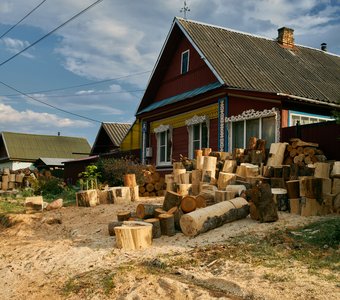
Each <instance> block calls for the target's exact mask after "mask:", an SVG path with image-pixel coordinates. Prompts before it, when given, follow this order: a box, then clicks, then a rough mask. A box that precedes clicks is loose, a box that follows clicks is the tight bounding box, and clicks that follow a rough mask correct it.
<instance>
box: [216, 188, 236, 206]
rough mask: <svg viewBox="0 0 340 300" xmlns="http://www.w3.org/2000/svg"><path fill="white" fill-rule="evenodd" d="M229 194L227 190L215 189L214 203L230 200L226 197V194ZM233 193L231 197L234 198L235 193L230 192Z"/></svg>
mask: <svg viewBox="0 0 340 300" xmlns="http://www.w3.org/2000/svg"><path fill="white" fill-rule="evenodd" d="M228 193H229V194H230V192H227V191H215V202H216V203H219V202H222V201H226V200H230V199H227V194H228ZM232 194H233V197H232V198H231V199H233V198H235V193H232Z"/></svg>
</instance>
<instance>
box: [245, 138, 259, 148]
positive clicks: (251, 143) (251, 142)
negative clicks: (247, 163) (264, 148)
mask: <svg viewBox="0 0 340 300" xmlns="http://www.w3.org/2000/svg"><path fill="white" fill-rule="evenodd" d="M256 144H257V137H256V136H251V137H250V138H249V140H248V147H247V149H250V150H256Z"/></svg>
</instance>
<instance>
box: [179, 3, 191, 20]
mask: <svg viewBox="0 0 340 300" xmlns="http://www.w3.org/2000/svg"><path fill="white" fill-rule="evenodd" d="M188 11H190V8H189V7H188V6H187V2H186V1H185V0H184V6H183V7H182V8H181V10H180V12H182V13H183V14H184V19H185V20H186V19H187V12H188Z"/></svg>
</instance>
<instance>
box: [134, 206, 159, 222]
mask: <svg viewBox="0 0 340 300" xmlns="http://www.w3.org/2000/svg"><path fill="white" fill-rule="evenodd" d="M157 208H162V205H158V204H142V203H141V204H138V205H137V208H136V216H137V217H138V218H140V219H148V218H153V217H154V216H155V210H156V209H157Z"/></svg>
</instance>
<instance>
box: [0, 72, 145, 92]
mask: <svg viewBox="0 0 340 300" xmlns="http://www.w3.org/2000/svg"><path fill="white" fill-rule="evenodd" d="M150 72H151V71H143V72H139V73H134V74H129V75H124V76H120V77H116V78H111V79H105V80H100V81H96V82H90V83H83V84H79V85H73V86H67V87H61V88H55V89H49V90H41V91H33V92H26V94H42V93H50V92H56V91H63V90H70V89H74V88H79V87H84V86H91V85H97V84H102V83H106V82H110V81H116V80H120V79H124V78H129V77H132V76H138V75H143V74H146V73H150ZM139 91H142V90H137V91H126V93H129V92H139ZM114 93H119V92H114ZM122 93H125V92H124V91H122ZM17 95H18V94H11V95H0V96H2V97H13V96H17Z"/></svg>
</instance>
